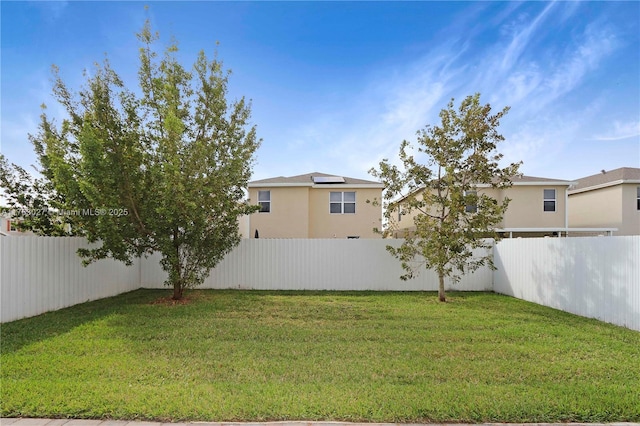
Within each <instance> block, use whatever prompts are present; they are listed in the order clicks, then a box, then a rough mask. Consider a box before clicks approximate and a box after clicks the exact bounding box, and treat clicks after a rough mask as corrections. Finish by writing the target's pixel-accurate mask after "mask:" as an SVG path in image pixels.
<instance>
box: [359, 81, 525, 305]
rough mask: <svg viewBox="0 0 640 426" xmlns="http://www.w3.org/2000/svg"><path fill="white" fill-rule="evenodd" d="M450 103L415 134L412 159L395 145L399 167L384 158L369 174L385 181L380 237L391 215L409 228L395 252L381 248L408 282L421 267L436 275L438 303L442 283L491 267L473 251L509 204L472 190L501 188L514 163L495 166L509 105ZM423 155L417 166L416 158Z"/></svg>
mask: <svg viewBox="0 0 640 426" xmlns="http://www.w3.org/2000/svg"><path fill="white" fill-rule="evenodd" d="M453 102H454V101H453V99H452V100H451V101H450V102H449V104H448V106H447V108H446V109H443V110H442V111H441V112H440V119H441V125H440V126H433V127H431V126H427V127H426V128H425V129H423V130H420V131H418V132H417V135H418V145H419V146H418V153H419V154H418V155H419V158H416V157H415V156H414V155H412V154H411V148H412V147H411V145H410V144H409V142H407V141H403V142H402V144H401V145H400V162H401V163H402V169H400V168H398V167H397V166H396V165H394V164H392V163H390V162H389V161H388V160H387V159H385V160H383V161H382V162H381V163H380V165H379V169H372V170H371V173H372V174H373V175H374V176H376V177H377V178H379V179H380V180H381V181H382V182H383V183H384V184H385V188H386V189H385V192H384V195H383V197H384V200H385V201H386V204H387V208H386V209H385V219H386V221H387V224H388V227H387V229H386V230H385V233H386V234H390V233H391V232H393V231H394V230H396V229H397V222H396V221H395V219H394V218H395V217H397V215H398V211H399V209H401V212H402V214H403V215H411V216H413V218H414V220H413V225H414V227H415V230H412V232H408V233H406V235H405V239H404V242H403V243H402V245H401V246H400V247H398V248H394V247H391V246H389V247H387V250H388V251H389V252H390V253H391V254H392V255H394V256H395V257H397V258H398V259H399V260H400V262H401V264H402V267H403V269H404V270H405V272H406V273H405V274H404V275H403V276H402V277H401V278H402V279H405V280H406V279H409V278H412V277H413V276H414V275H415V274H416V273H418V272H419V270H420V269H421V267H423V266H424V267H426V268H429V269H434V270H435V271H436V272H437V273H438V276H439V278H440V292H439V293H440V294H439V297H440V300H442V301H444V300H445V293H444V278H445V277H448V278H450V279H451V280H452V281H453V282H457V281H459V280H460V278H461V275H462V274H463V273H465V272H470V271H474V270H476V269H478V268H479V267H480V266H483V265H486V264H488V265H490V266H493V263H492V259H491V256H490V255H489V254H487V255H484V256H475V255H474V253H473V252H474V250H476V249H482V248H485V249H489V248H490V247H491V243H490V242H488V241H487V240H486V239H485V238H487V237H492V238H494V239H496V240H497V239H498V238H499V236H498V235H497V234H496V232H495V231H494V228H495V227H496V225H498V224H499V223H500V222H501V221H502V218H503V216H504V213H505V211H506V210H507V206H508V204H509V199H508V198H504V199H503V200H496V199H494V198H491V197H490V196H489V195H488V194H486V193H483V192H482V191H481V190H479V186H480V185H481V186H484V187H490V188H507V187H509V186H511V178H513V177H514V176H515V175H516V174H517V173H518V168H519V166H520V163H514V164H510V165H509V166H507V167H504V168H501V167H500V166H499V164H498V163H499V161H500V160H501V158H502V155H501V154H499V153H497V152H496V147H497V144H498V143H499V142H500V141H502V140H504V137H503V136H502V135H500V134H499V133H498V131H497V127H498V125H499V122H500V119H501V118H502V117H503V116H504V115H505V114H506V113H507V111H508V107H507V108H504V109H503V110H502V111H500V112H498V113H497V114H494V115H492V114H491V106H490V105H489V104H487V105H481V104H480V95H479V94H476V95H473V96H468V97H467V98H466V99H464V100H463V101H462V103H461V104H460V107H459V108H458V109H457V110H456V109H455V108H454V103H453ZM425 156H426V161H425V162H424V163H421V162H420V158H424V157H425Z"/></svg>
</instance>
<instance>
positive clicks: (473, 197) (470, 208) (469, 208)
mask: <svg viewBox="0 0 640 426" xmlns="http://www.w3.org/2000/svg"><path fill="white" fill-rule="evenodd" d="M467 197H469V198H470V200H469V199H467V200H466V202H467V203H468V204H467V205H466V206H465V207H464V211H465V212H467V213H477V212H478V202H477V199H478V198H477V197H478V193H477V192H476V191H464V198H465V199H466V198H467ZM471 201H472V202H473V204H471V203H470V202H471Z"/></svg>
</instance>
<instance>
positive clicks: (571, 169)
mask: <svg viewBox="0 0 640 426" xmlns="http://www.w3.org/2000/svg"><path fill="white" fill-rule="evenodd" d="M145 4H148V5H149V6H150V8H149V10H148V11H145V8H144V5H145ZM0 7H1V19H2V22H1V24H2V26H1V36H2V39H1V48H2V50H1V89H2V92H1V100H2V102H1V107H2V110H1V135H0V136H1V140H2V144H1V150H2V152H3V153H4V154H5V155H6V156H7V157H8V158H9V160H10V161H12V162H15V163H17V164H19V165H21V166H24V167H28V166H29V165H30V164H33V163H34V162H35V155H34V154H33V149H32V146H31V144H30V142H29V141H28V138H27V134H28V133H34V132H35V131H36V130H37V123H38V117H39V115H40V105H41V104H42V103H45V104H46V105H47V107H48V109H47V113H48V114H49V115H50V116H56V117H60V118H62V117H63V115H62V110H61V108H60V107H59V106H57V105H56V104H55V102H54V101H53V100H52V98H51V96H50V94H51V72H50V70H51V65H52V64H56V65H57V66H58V67H59V68H60V70H61V75H62V77H63V79H64V80H65V81H66V82H67V83H68V85H69V86H70V87H73V88H78V87H80V85H81V84H82V82H83V77H82V73H83V70H84V69H90V68H91V67H92V64H93V63H94V62H96V61H98V62H100V61H102V59H103V58H104V54H105V53H106V54H108V57H109V59H110V62H111V64H112V66H113V68H114V69H115V70H116V71H117V72H118V73H119V74H120V75H121V77H123V79H124V80H125V81H126V82H127V83H128V85H129V86H133V85H135V84H137V81H136V71H137V65H138V58H137V51H138V47H139V46H138V41H137V40H136V37H135V33H136V32H137V31H139V30H140V28H141V27H142V25H143V23H144V20H145V19H146V18H149V19H150V20H151V22H152V25H153V27H154V29H155V30H158V31H159V32H160V35H161V40H162V41H163V42H168V41H169V40H170V38H171V36H174V37H175V38H176V39H177V40H178V41H179V46H180V49H181V53H180V55H181V57H182V58H183V59H184V61H183V63H184V64H185V65H188V66H189V67H190V66H191V64H192V63H193V60H194V59H195V57H196V54H197V52H198V51H199V50H202V49H203V50H205V51H206V52H207V53H208V54H209V56H210V57H211V56H212V55H213V52H214V50H215V43H216V41H218V42H220V45H219V47H218V53H219V57H220V58H221V59H222V60H223V61H224V63H225V66H226V67H228V68H231V69H232V70H233V74H232V77H231V80H230V96H231V97H234V98H237V97H240V96H246V97H247V98H250V99H252V100H253V115H252V121H253V123H254V124H256V125H257V127H258V134H259V136H260V137H261V138H262V139H263V143H262V146H261V148H260V149H259V151H258V153H257V164H256V165H255V167H254V177H253V178H254V179H262V178H268V177H273V176H280V175H284V176H289V175H295V174H302V173H307V172H312V171H321V172H327V173H333V174H338V175H344V176H352V177H358V178H364V179H367V178H371V176H369V175H368V173H367V171H368V170H369V169H370V168H371V167H372V166H376V165H377V164H378V162H379V161H380V160H381V159H382V158H389V159H392V160H393V159H395V158H397V153H398V147H399V144H400V142H401V141H402V140H403V139H407V140H410V141H414V140H415V133H416V131H417V130H418V129H420V128H423V127H424V126H425V125H427V124H438V112H439V111H440V110H441V109H442V108H444V107H445V106H446V104H447V102H448V101H449V100H450V99H451V98H452V97H453V98H456V100H457V101H459V100H461V99H462V98H464V97H465V96H467V95H470V94H473V93H476V92H480V93H481V94H482V98H481V100H482V101H483V102H489V103H491V105H492V106H493V107H494V109H495V110H499V109H501V108H502V107H504V106H507V105H508V106H510V107H511V111H510V112H509V114H508V115H507V116H506V117H505V118H504V119H503V121H502V125H501V127H500V130H501V132H502V134H503V135H504V136H505V137H506V141H505V142H504V143H503V144H502V145H501V146H499V151H501V152H502V153H504V154H505V161H520V160H522V161H523V162H524V164H523V166H522V168H521V171H522V172H524V173H525V174H527V175H533V176H542V177H550V178H560V179H577V178H580V177H583V176H587V175H591V174H595V173H598V172H599V171H600V170H602V169H606V170H610V169H614V168H617V167H623V166H627V167H640V2H553V3H549V2H525V3H515V2H204V1H202V2H146V3H141V2H74V1H69V2H7V1H3V2H1V3H0Z"/></svg>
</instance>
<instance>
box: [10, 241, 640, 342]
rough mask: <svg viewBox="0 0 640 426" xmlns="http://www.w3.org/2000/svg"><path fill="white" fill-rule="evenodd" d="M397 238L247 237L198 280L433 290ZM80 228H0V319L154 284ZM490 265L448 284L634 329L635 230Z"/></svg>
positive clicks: (504, 251) (638, 309) (523, 252)
mask: <svg viewBox="0 0 640 426" xmlns="http://www.w3.org/2000/svg"><path fill="white" fill-rule="evenodd" d="M400 243H401V241H400V240H374V239H359V240H347V239H344V240H343V239H339V240H338V239H331V240H296V239H283V240H278V239H246V240H242V242H241V243H240V245H239V246H238V247H236V248H235V249H234V250H233V251H232V252H231V253H229V255H227V257H226V258H225V259H224V260H223V261H222V262H221V263H220V264H219V265H218V266H217V267H216V268H215V269H214V270H212V271H211V275H210V276H209V278H207V280H206V281H205V283H204V285H203V286H202V287H201V288H218V289H223V288H224V289H226V288H235V289H263V290H398V291H415V290H422V291H427V290H436V289H437V286H438V284H437V283H438V280H437V276H436V275H435V273H433V272H431V271H423V272H422V273H421V274H420V275H419V276H418V277H417V278H415V279H413V280H410V281H406V282H405V281H401V280H400V279H399V277H400V275H401V274H402V272H403V271H402V268H401V267H400V264H399V262H398V261H397V260H396V259H395V258H394V257H392V256H391V255H390V254H389V253H388V252H387V251H386V249H385V246H386V245H387V244H397V245H399V244H400ZM87 246H88V245H87V244H86V242H85V241H84V240H83V239H81V238H54V237H2V238H0V290H1V291H0V309H1V311H0V322H7V321H13V320H15V319H19V318H23V317H28V316H33V315H38V314H40V313H43V312H47V311H51V310H56V309H60V308H63V307H66V306H71V305H74V304H76V303H81V302H85V301H88V300H94V299H99V298H103V297H109V296H114V295H116V294H120V293H123V292H126V291H130V290H134V289H137V288H141V287H144V288H162V287H164V286H163V282H164V281H165V279H166V274H165V272H164V271H162V269H161V267H160V265H159V259H160V257H159V256H158V255H155V256H152V257H150V258H147V259H141V260H139V261H137V262H135V263H134V264H133V265H132V266H130V267H126V266H125V265H124V264H122V263H119V262H115V261H112V260H103V261H99V262H97V263H95V264H92V265H90V266H89V267H87V268H85V267H83V266H82V265H81V262H80V259H79V258H78V257H77V255H76V250H77V249H78V248H80V247H87ZM493 252H494V262H495V264H496V266H497V268H498V269H497V270H496V271H492V270H490V269H489V268H482V269H480V270H478V271H476V272H475V273H474V274H472V275H468V276H465V277H463V279H462V281H461V282H460V283H458V284H455V285H450V284H449V285H447V288H448V289H455V290H466V291H484V290H488V291H491V290H493V291H495V292H498V293H503V294H507V295H511V296H514V297H517V298H520V299H524V300H528V301H531V302H535V303H538V304H542V305H546V306H550V307H553V308H556V309H561V310H564V311H568V312H572V313H575V314H578V315H583V316H587V317H593V318H598V319H600V320H603V321H607V322H611V323H614V324H618V325H622V326H625V327H628V328H631V329H635V330H640V236H634V237H593V238H544V239H533V238H530V239H513V240H503V241H501V242H500V243H498V244H497V245H496V246H495V247H494V250H493Z"/></svg>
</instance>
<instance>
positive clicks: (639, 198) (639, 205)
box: [636, 186, 640, 210]
mask: <svg viewBox="0 0 640 426" xmlns="http://www.w3.org/2000/svg"><path fill="white" fill-rule="evenodd" d="M636 192H637V199H636V203H637V208H638V210H640V186H639V187H637V188H636Z"/></svg>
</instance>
